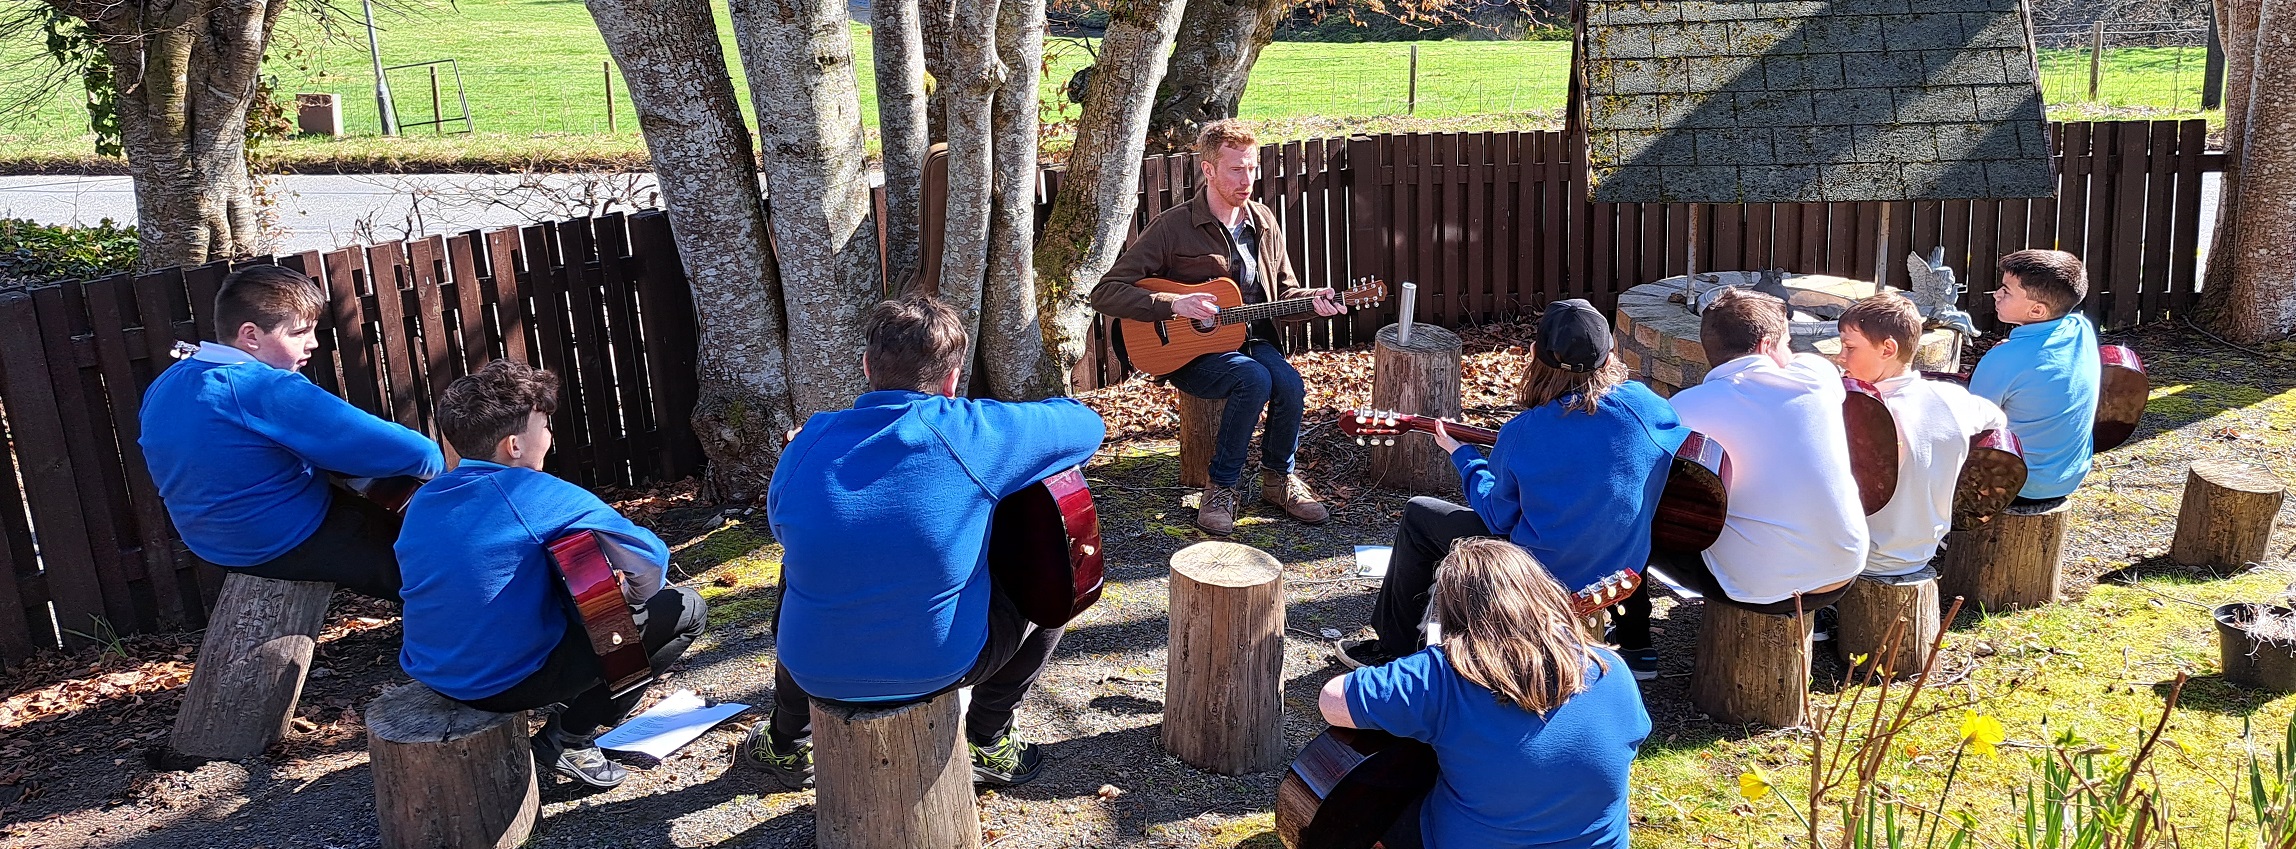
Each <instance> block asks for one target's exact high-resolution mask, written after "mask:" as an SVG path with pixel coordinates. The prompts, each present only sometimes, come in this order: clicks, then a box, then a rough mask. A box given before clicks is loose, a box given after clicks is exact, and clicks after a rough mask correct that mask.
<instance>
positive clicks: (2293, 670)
mask: <svg viewBox="0 0 2296 849" xmlns="http://www.w3.org/2000/svg"><path fill="white" fill-rule="evenodd" d="M2212 612H2213V613H2214V614H2215V615H2216V637H2217V646H2218V647H2219V648H2220V649H2221V650H2222V652H2223V656H2224V677H2225V679H2226V680H2228V681H2231V682H2233V683H2235V684H2241V685H2245V686H2251V687H2261V688H2264V689H2267V690H2271V691H2273V692H2278V693H2291V692H2296V642H2288V641H2283V640H2270V639H2264V638H2261V637H2258V636H2256V635H2255V634H2252V633H2250V632H2249V630H2248V628H2249V624H2250V623H2252V622H2254V621H2256V618H2257V616H2258V615H2259V614H2265V613H2269V614H2273V615H2277V616H2289V615H2296V614H2292V613H2291V611H2290V610H2289V609H2288V608H2285V607H2281V606H2279V605H2272V604H2255V603H2252V602H2233V603H2231V604H2224V605H2218V606H2217V608H2216V609H2215V610H2214V611H2212Z"/></svg>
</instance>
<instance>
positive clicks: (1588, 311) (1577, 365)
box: [1534, 298, 1610, 372]
mask: <svg viewBox="0 0 2296 849" xmlns="http://www.w3.org/2000/svg"><path fill="white" fill-rule="evenodd" d="M1534 350H1536V351H1537V352H1538V356H1539V362H1542V363H1546V364H1547V365H1550V366H1554V367H1555V368H1559V369H1562V370H1563V371H1569V372H1585V371H1594V370H1595V369H1596V368H1598V367H1600V366H1601V365H1602V364H1603V360H1604V359H1606V358H1608V357H1609V356H1610V322H1609V321H1608V320H1606V319H1604V318H1603V317H1602V313H1601V312H1599V311H1597V310H1596V309H1595V308H1594V305H1593V304H1590V303H1587V302H1586V299H1585V298H1572V299H1570V300H1567V301H1556V302H1554V303H1551V304H1548V305H1547V312H1546V314H1545V315H1542V316H1539V341H1538V345H1537V346H1536V347H1535V348H1534Z"/></svg>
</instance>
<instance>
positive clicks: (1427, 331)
mask: <svg viewBox="0 0 2296 849" xmlns="http://www.w3.org/2000/svg"><path fill="white" fill-rule="evenodd" d="M1396 329H1397V326H1396V325H1393V324H1390V325H1388V326H1386V327H1382V328H1380V329H1379V342H1378V344H1377V345H1375V346H1374V347H1373V349H1372V354H1371V406H1372V408H1373V409H1378V410H1389V411H1393V412H1398V413H1406V414H1410V415H1415V416H1429V417H1433V418H1440V419H1451V420H1454V421H1456V420H1457V419H1458V418H1459V361H1460V354H1461V351H1462V350H1463V349H1462V347H1461V345H1460V343H1459V335H1458V334H1456V333H1452V332H1451V331H1448V330H1445V329H1443V328H1440V327H1436V326H1434V325H1432V324H1417V323H1414V324H1412V325H1411V344H1410V345H1403V344H1400V343H1398V342H1396V340H1395V337H1396ZM1371 478H1372V480H1373V481H1376V482H1377V483H1378V484H1379V485H1381V486H1387V487H1392V488H1395V489H1403V490H1409V491H1412V492H1444V491H1448V490H1451V489H1455V488H1457V487H1458V486H1459V472H1458V469H1457V467H1455V466H1453V465H1452V464H1451V458H1450V456H1449V455H1446V454H1444V453H1443V449H1441V448H1437V447H1435V440H1434V439H1432V438H1429V437H1419V436H1411V435H1409V434H1405V435H1404V436H1403V437H1399V438H1397V439H1396V440H1395V444H1394V445H1381V446H1378V447H1374V448H1372V449H1371Z"/></svg>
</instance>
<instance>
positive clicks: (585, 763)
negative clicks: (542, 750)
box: [550, 746, 630, 787]
mask: <svg viewBox="0 0 2296 849" xmlns="http://www.w3.org/2000/svg"><path fill="white" fill-rule="evenodd" d="M550 768H551V769H554V770H557V771H558V774H559V775H563V776H566V777H567V778H571V779H574V780H575V781H579V782H582V783H584V784H588V785H590V786H592V787H612V786H614V785H617V784H620V783H622V779H625V778H629V777H630V771H629V770H626V769H623V768H622V765H621V764H618V763H615V762H613V761H610V760H607V759H606V753H605V752H602V751H599V750H598V747H596V746H585V747H582V748H579V749H567V750H565V751H563V752H560V753H559V754H558V762H557V763H555V764H552V765H551V767H550Z"/></svg>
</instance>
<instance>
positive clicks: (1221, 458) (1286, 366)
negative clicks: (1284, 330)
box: [1164, 339, 1307, 487]
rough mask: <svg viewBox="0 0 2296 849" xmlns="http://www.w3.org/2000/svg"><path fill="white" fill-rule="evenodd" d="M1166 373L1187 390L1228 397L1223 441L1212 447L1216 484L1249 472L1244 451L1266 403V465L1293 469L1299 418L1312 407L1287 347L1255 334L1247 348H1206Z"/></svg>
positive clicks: (1263, 437) (1222, 424) (1286, 470)
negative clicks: (1286, 356)
mask: <svg viewBox="0 0 2296 849" xmlns="http://www.w3.org/2000/svg"><path fill="white" fill-rule="evenodd" d="M1164 377H1165V379H1166V380H1170V381H1171V382H1172V386H1173V388H1175V389H1178V390H1180V391H1182V392H1186V393H1188V394H1190V395H1194V396H1196V397H1198V398H1203V399H1206V400H1212V399H1225V400H1226V401H1227V402H1228V406H1227V409H1226V410H1225V411H1224V412H1222V413H1221V414H1220V439H1219V445H1218V446H1217V447H1216V448H1214V450H1213V451H1212V468H1211V469H1210V470H1209V471H1210V474H1209V475H1208V476H1209V477H1210V478H1211V479H1212V485H1213V486H1225V487H1233V486H1235V485H1236V482H1237V480H1238V479H1239V478H1241V477H1242V476H1243V473H1244V452H1245V451H1247V450H1249V449H1250V448H1251V445H1252V424H1253V423H1255V422H1257V421H1259V418H1260V410H1262V409H1266V410H1267V413H1268V427H1267V432H1265V433H1263V434H1261V435H1260V466H1261V467H1262V468H1263V469H1265V470H1267V471H1271V472H1280V473H1282V474H1286V475H1288V474H1291V473H1292V458H1293V455H1295V454H1298V453H1299V419H1300V414H1301V413H1302V412H1303V411H1304V410H1305V408H1306V398H1307V387H1306V386H1305V385H1304V384H1302V383H1301V382H1300V379H1299V370H1298V369H1294V368H1292V365H1291V363H1290V362H1288V361H1286V360H1285V359H1284V352H1283V351H1282V350H1281V349H1279V348H1277V347H1276V346H1275V345H1273V344H1270V343H1269V342H1267V341H1265V340H1260V339H1253V340H1251V341H1248V342H1245V343H1244V349H1243V350H1241V351H1232V352H1229V353H1225V354H1205V355H1203V356H1201V357H1197V358H1196V359H1195V361H1194V362H1190V363H1189V364H1187V365H1184V366H1181V367H1180V370H1179V371H1175V372H1172V373H1171V374H1168V375H1165V376H1164Z"/></svg>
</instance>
